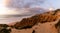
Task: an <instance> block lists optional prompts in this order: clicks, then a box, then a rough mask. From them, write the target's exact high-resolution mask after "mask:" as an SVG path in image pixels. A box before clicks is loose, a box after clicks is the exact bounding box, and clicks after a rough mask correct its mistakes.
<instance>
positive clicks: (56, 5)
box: [40, 0, 60, 9]
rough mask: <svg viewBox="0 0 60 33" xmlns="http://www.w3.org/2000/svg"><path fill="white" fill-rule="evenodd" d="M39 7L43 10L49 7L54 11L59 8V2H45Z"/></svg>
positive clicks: (48, 0)
mask: <svg viewBox="0 0 60 33" xmlns="http://www.w3.org/2000/svg"><path fill="white" fill-rule="evenodd" d="M40 6H42V7H44V8H50V7H52V8H54V9H58V8H60V0H46V1H45V2H44V3H43V4H41V5H40Z"/></svg>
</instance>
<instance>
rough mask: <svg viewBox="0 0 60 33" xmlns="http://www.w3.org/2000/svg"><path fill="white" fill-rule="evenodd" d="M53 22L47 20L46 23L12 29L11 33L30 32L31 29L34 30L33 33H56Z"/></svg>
mask: <svg viewBox="0 0 60 33" xmlns="http://www.w3.org/2000/svg"><path fill="white" fill-rule="evenodd" d="M56 23H57V21H55V22H47V23H43V24H41V23H38V24H37V25H35V26H33V27H32V28H30V29H22V30H17V29H14V28H13V29H12V32H11V33H32V32H33V30H35V33H58V31H57V29H56V28H55V24H56Z"/></svg>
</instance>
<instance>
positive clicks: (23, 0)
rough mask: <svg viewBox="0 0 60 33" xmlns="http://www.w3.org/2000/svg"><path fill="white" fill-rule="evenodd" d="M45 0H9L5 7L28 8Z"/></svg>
mask: <svg viewBox="0 0 60 33" xmlns="http://www.w3.org/2000/svg"><path fill="white" fill-rule="evenodd" d="M44 2H45V0H10V1H9V3H8V5H7V7H9V8H28V7H31V6H32V5H40V4H42V3H44Z"/></svg>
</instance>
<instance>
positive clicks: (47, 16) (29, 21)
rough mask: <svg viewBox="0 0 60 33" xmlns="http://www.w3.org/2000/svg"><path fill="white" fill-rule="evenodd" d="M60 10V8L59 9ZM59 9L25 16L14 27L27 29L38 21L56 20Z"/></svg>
mask: <svg viewBox="0 0 60 33" xmlns="http://www.w3.org/2000/svg"><path fill="white" fill-rule="evenodd" d="M58 10H59V9H58ZM58 10H55V11H52V12H46V13H43V14H37V15H34V16H32V17H30V18H24V19H22V20H21V21H19V22H17V23H16V24H15V25H14V27H15V28H16V29H26V28H31V27H32V26H34V25H35V24H37V23H46V22H54V21H56V20H57V19H58V16H59V15H58V12H59V11H58Z"/></svg>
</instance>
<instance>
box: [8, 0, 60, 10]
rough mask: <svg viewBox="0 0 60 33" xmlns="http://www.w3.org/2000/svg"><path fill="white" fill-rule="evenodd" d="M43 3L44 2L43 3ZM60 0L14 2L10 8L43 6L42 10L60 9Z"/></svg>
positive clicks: (16, 0)
mask: <svg viewBox="0 0 60 33" xmlns="http://www.w3.org/2000/svg"><path fill="white" fill-rule="evenodd" d="M41 1H42V2H41ZM59 3H60V0H12V2H11V5H9V6H8V7H14V8H15V7H17V6H18V7H20V8H21V7H24V6H26V5H28V6H29V5H30V6H31V7H32V6H41V7H42V8H46V9H48V8H51V7H52V8H54V9H58V8H60V4H59ZM12 5H13V6H12Z"/></svg>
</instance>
